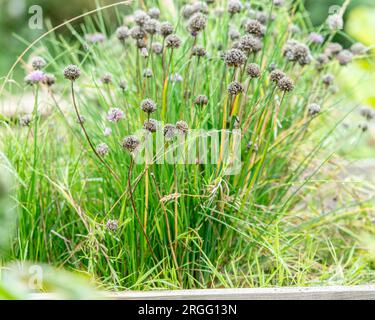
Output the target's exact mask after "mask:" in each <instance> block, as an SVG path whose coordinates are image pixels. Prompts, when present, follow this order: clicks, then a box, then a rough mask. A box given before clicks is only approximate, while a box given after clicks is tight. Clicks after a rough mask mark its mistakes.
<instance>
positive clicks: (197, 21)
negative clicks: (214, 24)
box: [188, 12, 207, 36]
mask: <svg viewBox="0 0 375 320" xmlns="http://www.w3.org/2000/svg"><path fill="white" fill-rule="evenodd" d="M206 23H207V16H205V15H204V14H202V13H200V12H198V13H195V14H194V15H192V16H191V17H190V19H189V22H188V30H189V32H190V33H191V34H192V35H193V36H196V35H197V34H198V32H200V31H202V30H203V29H204V28H205V27H206Z"/></svg>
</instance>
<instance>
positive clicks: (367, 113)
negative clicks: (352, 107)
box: [359, 106, 375, 120]
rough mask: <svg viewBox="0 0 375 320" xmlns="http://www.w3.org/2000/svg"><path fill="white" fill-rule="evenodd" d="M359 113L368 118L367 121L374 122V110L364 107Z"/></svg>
mask: <svg viewBox="0 0 375 320" xmlns="http://www.w3.org/2000/svg"><path fill="white" fill-rule="evenodd" d="M359 113H360V115H361V116H362V117H364V118H366V120H372V119H374V118H375V111H374V109H372V108H370V107H368V106H362V107H361V108H360V109H359Z"/></svg>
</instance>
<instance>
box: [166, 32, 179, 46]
mask: <svg viewBox="0 0 375 320" xmlns="http://www.w3.org/2000/svg"><path fill="white" fill-rule="evenodd" d="M180 45H181V39H180V38H179V37H178V36H177V35H175V34H170V35H169V36H167V37H166V38H165V46H166V47H167V48H170V49H177V48H179V47H180Z"/></svg>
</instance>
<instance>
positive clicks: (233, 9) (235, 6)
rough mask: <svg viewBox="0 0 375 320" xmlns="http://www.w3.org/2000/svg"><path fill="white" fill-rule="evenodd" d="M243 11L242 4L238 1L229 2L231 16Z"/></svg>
mask: <svg viewBox="0 0 375 320" xmlns="http://www.w3.org/2000/svg"><path fill="white" fill-rule="evenodd" d="M241 10H242V3H241V1H238V0H229V1H228V12H229V13H230V14H232V15H233V14H236V13H239V12H241Z"/></svg>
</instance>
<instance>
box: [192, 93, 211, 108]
mask: <svg viewBox="0 0 375 320" xmlns="http://www.w3.org/2000/svg"><path fill="white" fill-rule="evenodd" d="M194 103H195V104H196V105H197V106H205V105H207V104H208V98H207V97H206V96H205V95H199V96H198V97H196V98H195V101H194Z"/></svg>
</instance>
